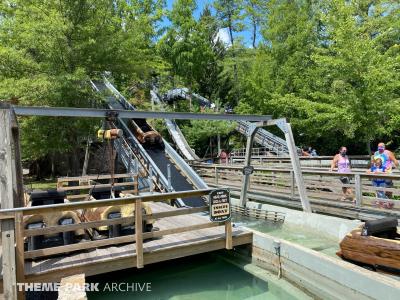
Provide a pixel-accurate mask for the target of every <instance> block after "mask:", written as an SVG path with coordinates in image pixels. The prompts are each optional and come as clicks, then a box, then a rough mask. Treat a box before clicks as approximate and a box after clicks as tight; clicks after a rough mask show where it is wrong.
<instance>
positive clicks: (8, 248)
mask: <svg viewBox="0 0 400 300" xmlns="http://www.w3.org/2000/svg"><path fill="white" fill-rule="evenodd" d="M14 157H15V156H14ZM13 168H15V164H14V166H13V155H12V133H11V109H10V106H7V105H4V104H3V105H0V199H1V208H13V207H14V191H13V179H14V175H15V170H14V172H13ZM14 223H15V221H14V220H13V219H7V220H3V221H2V222H1V234H2V264H3V292H4V299H7V300H8V299H12V300H14V299H17V286H16V285H17V278H16V266H15V247H14V242H15V231H14Z"/></svg>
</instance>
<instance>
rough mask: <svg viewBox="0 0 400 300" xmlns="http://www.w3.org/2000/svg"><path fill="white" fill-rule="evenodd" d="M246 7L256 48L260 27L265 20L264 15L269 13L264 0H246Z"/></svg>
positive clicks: (253, 43)
mask: <svg viewBox="0 0 400 300" xmlns="http://www.w3.org/2000/svg"><path fill="white" fill-rule="evenodd" d="M244 8H245V11H246V17H247V18H249V19H250V24H251V31H252V37H251V40H252V46H253V48H256V47H257V45H256V41H257V34H258V31H259V27H260V25H261V23H262V21H263V17H264V18H265V16H266V15H267V8H266V1H264V0H245V1H244Z"/></svg>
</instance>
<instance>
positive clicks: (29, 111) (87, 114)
mask: <svg viewBox="0 0 400 300" xmlns="http://www.w3.org/2000/svg"><path fill="white" fill-rule="evenodd" d="M13 108H14V111H15V113H16V114H17V115H20V116H47V117H84V118H104V117H105V116H106V113H109V112H110V111H113V112H116V113H117V114H118V117H119V118H123V119H125V118H126V119H147V118H151V119H179V120H225V121H239V120H243V121H254V122H257V121H258V122H264V121H268V120H271V119H272V117H271V116H268V115H229V114H203V113H198V114H196V113H183V112H155V111H136V110H135V111H134V110H118V109H117V110H110V109H93V108H70V107H38V106H14V107H13Z"/></svg>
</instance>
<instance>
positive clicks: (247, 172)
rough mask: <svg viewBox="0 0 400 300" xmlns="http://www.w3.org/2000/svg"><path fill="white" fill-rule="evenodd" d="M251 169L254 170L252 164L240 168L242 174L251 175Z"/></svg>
mask: <svg viewBox="0 0 400 300" xmlns="http://www.w3.org/2000/svg"><path fill="white" fill-rule="evenodd" d="M253 171H254V167H253V166H246V167H243V169H242V173H243V175H251V174H253Z"/></svg>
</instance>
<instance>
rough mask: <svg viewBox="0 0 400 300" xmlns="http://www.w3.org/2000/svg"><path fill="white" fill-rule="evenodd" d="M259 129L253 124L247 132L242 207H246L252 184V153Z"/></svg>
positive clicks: (241, 194)
mask: <svg viewBox="0 0 400 300" xmlns="http://www.w3.org/2000/svg"><path fill="white" fill-rule="evenodd" d="M257 130H258V127H257V126H256V125H254V124H251V125H250V126H249V127H248V130H247V133H246V135H247V143H246V157H245V161H244V168H243V178H242V190H241V192H240V206H242V207H245V206H246V202H247V190H248V188H249V182H250V175H251V173H252V172H250V171H249V170H250V167H251V151H252V148H253V141H254V136H255V135H256V133H257Z"/></svg>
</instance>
